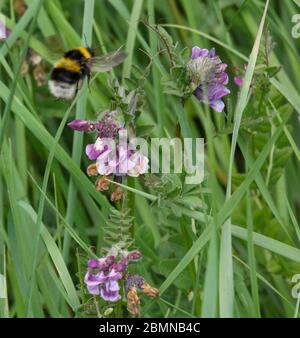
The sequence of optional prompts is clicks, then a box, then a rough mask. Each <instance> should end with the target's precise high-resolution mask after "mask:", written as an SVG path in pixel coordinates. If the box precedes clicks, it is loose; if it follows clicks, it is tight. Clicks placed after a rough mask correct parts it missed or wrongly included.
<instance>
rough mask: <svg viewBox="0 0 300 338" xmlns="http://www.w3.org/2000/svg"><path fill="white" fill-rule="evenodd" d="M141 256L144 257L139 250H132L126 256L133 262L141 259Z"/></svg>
mask: <svg viewBox="0 0 300 338" xmlns="http://www.w3.org/2000/svg"><path fill="white" fill-rule="evenodd" d="M141 257H142V255H141V253H140V252H139V251H138V250H133V251H130V252H128V253H127V256H126V258H127V259H128V260H129V261H132V262H136V261H138V260H140V259H141Z"/></svg>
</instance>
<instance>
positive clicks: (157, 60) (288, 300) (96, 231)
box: [0, 0, 300, 317]
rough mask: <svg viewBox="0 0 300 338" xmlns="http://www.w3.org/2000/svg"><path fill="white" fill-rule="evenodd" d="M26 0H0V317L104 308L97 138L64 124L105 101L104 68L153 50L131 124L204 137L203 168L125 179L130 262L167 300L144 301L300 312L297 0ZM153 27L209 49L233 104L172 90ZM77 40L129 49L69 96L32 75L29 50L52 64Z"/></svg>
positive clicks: (150, 312)
mask: <svg viewBox="0 0 300 338" xmlns="http://www.w3.org/2000/svg"><path fill="white" fill-rule="evenodd" d="M25 2H26V5H27V10H26V12H25V13H24V14H23V15H22V16H19V15H18V14H17V13H15V12H14V9H13V1H4V2H3V5H2V8H1V12H2V13H4V15H5V17H6V24H7V26H8V27H9V28H10V29H11V31H12V33H11V35H10V36H9V37H8V39H6V40H5V41H2V42H1V45H0V64H1V66H0V67H1V77H0V98H1V100H0V107H1V124H0V146H1V161H0V168H1V169H0V316H1V317H74V316H78V317H82V316H84V317H85V316H91V315H97V314H96V313H93V312H90V304H91V303H90V296H89V295H88V294H87V292H86V290H85V287H84V284H83V281H82V275H83V274H84V271H83V269H84V268H85V267H84V266H83V265H82V261H85V260H86V259H87V258H88V257H91V256H94V257H95V256H97V255H100V252H101V249H103V246H104V240H103V235H104V227H105V225H106V222H107V220H108V218H109V214H110V212H111V208H115V206H114V205H113V204H112V203H110V201H109V199H108V198H106V196H105V195H104V194H101V193H100V192H97V191H96V189H95V187H94V184H93V182H92V180H91V179H89V178H88V177H87V176H86V174H85V170H86V167H87V165H88V161H87V160H86V157H85V156H83V155H84V146H85V144H87V143H91V142H92V137H91V136H89V135H84V134H83V133H75V134H74V135H73V134H72V132H71V131H70V130H69V129H68V128H67V127H66V123H67V122H68V121H69V120H70V119H74V118H77V119H82V118H86V119H91V120H93V119H95V118H96V116H97V115H98V113H100V112H102V111H104V110H105V109H108V108H109V107H110V98H111V93H110V88H109V86H108V80H109V79H110V78H111V77H116V78H118V79H119V80H120V83H121V82H122V83H126V82H127V78H130V77H132V78H133V76H135V74H136V73H138V69H140V70H141V72H142V73H143V72H144V71H145V69H146V67H147V66H148V64H149V61H150V60H151V62H152V63H151V68H150V72H149V74H148V77H147V80H146V85H145V92H146V95H145V103H144V106H143V108H142V113H141V117H140V119H139V125H138V127H140V128H141V129H142V128H143V127H145V126H153V127H152V128H151V130H150V129H149V128H148V129H149V130H150V135H149V136H150V137H169V136H170V137H176V136H182V137H193V138H196V137H204V138H205V142H206V144H205V154H206V158H205V170H206V173H205V174H206V176H205V181H204V182H203V183H201V184H199V185H196V186H193V187H190V186H188V185H185V184H184V180H183V179H182V177H181V176H180V175H175V174H171V175H165V176H164V175H158V177H160V178H161V177H163V178H164V179H167V180H168V184H166V185H163V186H162V187H161V189H160V190H159V189H156V187H154V186H149V185H146V184H145V178H137V179H134V180H131V181H129V182H125V183H124V182H123V184H121V186H122V187H123V189H124V190H127V192H128V196H129V200H130V202H128V203H129V204H130V206H131V208H132V209H133V212H132V213H133V214H134V216H135V222H134V223H135V227H134V233H133V236H134V244H135V246H136V247H137V248H138V249H139V250H140V251H141V252H142V254H143V260H141V261H140V262H139V263H138V264H137V265H136V268H135V272H136V273H139V274H141V275H143V276H144V277H145V279H146V280H147V281H149V282H150V283H151V284H152V285H154V286H156V287H158V288H159V289H160V297H159V298H157V299H155V300H148V299H146V298H142V315H143V316H147V317H167V316H169V317H181V316H184V317H201V316H203V317H299V299H298V300H297V299H295V298H293V296H292V288H293V286H295V283H294V284H293V283H292V277H293V276H294V275H296V274H299V273H300V228H299V219H300V213H299V205H300V199H299V194H298V191H299V189H300V183H299V178H298V176H299V175H298V173H299V169H300V167H299V159H300V155H299V154H300V149H299V147H300V137H299V133H298V128H299V115H298V114H299V112H300V95H299V90H300V82H299V79H298V74H299V72H300V66H299V57H300V54H299V53H300V50H299V46H298V40H297V39H294V38H293V37H292V35H291V29H292V23H291V17H292V16H293V15H294V14H296V13H297V12H299V10H300V8H299V4H298V2H297V1H291V2H289V4H288V5H287V6H286V2H285V1H282V2H277V1H264V0H255V1H247V0H237V1H230V0H218V1H208V0H207V1H205V0H201V1H200V0H181V1H179V0H166V1H153V0H148V1H142V0H137V1H133V0H128V1H120V0H109V1H94V0H85V1H82V0H74V1H60V0H55V1H53V0H44V1H41V0H27V1H25ZM145 22H147V24H145ZM148 24H150V25H152V24H161V26H162V27H163V28H164V29H165V30H166V31H167V32H168V34H169V35H170V36H171V37H172V39H173V41H174V42H175V43H178V48H179V49H181V48H184V47H187V48H188V49H190V48H191V47H192V46H194V45H195V44H197V45H199V46H200V47H203V48H211V47H215V48H216V50H217V53H218V55H220V57H221V59H222V60H223V61H224V62H226V63H227V64H228V73H229V76H230V84H229V87H230V90H231V94H230V96H228V97H227V98H226V100H225V101H226V110H225V112H224V113H221V114H216V113H214V112H213V111H212V110H210V109H208V107H206V106H205V105H204V104H201V103H199V102H198V101H197V100H195V99H194V98H191V99H189V100H188V101H187V102H186V104H185V107H184V109H183V108H182V106H181V104H180V103H179V101H178V100H177V98H176V97H173V96H171V95H167V94H165V93H164V91H163V90H164V88H163V82H164V81H163V80H164V79H165V77H166V75H167V74H168V73H169V62H168V57H167V56H166V53H164V51H163V49H164V45H163V44H162V42H161V40H160V39H159V36H158V35H157V34H156V33H155V32H154V31H153V30H151V29H148V28H147V25H148ZM268 30H269V31H270V35H271V36H272V38H273V40H274V41H275V42H276V45H275V48H274V50H273V53H272V54H271V55H270V58H269V59H268V63H269V68H270V69H269V70H268V71H270V72H271V71H274V67H275V66H280V70H279V71H278V73H276V75H275V76H273V77H270V78H268V79H267V83H266V87H264V88H265V92H264V91H263V90H261V91H257V86H258V81H259V79H260V77H259V76H260V75H261V73H260V69H261V68H260V67H261V65H262V62H263V61H262V56H261V52H262V51H263V50H264V46H265V44H266V39H268V37H267V33H266V32H267V31H268ZM80 44H81V45H86V44H88V45H89V46H93V47H99V46H100V47H99V48H98V49H97V50H96V51H97V53H99V54H100V51H112V50H115V49H117V48H119V47H120V46H123V47H124V49H125V50H126V52H127V54H128V57H127V59H126V61H125V63H124V64H123V65H122V66H118V67H117V68H115V69H114V72H113V74H110V73H109V74H106V73H105V74H98V75H95V77H93V79H92V81H91V83H90V86H88V85H87V83H86V82H85V83H84V84H83V86H82V89H81V90H80V91H79V93H78V95H77V97H76V98H75V99H74V100H73V101H72V102H62V101H56V100H55V99H54V98H53V97H51V96H50V94H49V91H48V88H47V85H46V84H45V85H44V86H41V87H38V86H37V84H36V82H35V79H34V78H33V73H32V69H30V70H29V72H28V73H27V74H25V75H24V74H23V73H22V72H21V71H22V64H23V61H24V59H26V54H27V49H28V47H30V48H32V49H33V50H34V51H35V52H36V53H38V54H40V55H41V56H42V58H43V61H42V66H43V68H44V70H45V72H46V73H47V76H49V72H50V70H51V67H52V65H53V62H54V61H55V60H56V59H57V57H58V56H56V55H59V53H62V52H63V50H67V49H69V48H72V47H76V46H78V45H80ZM244 64H247V65H248V67H247V69H246V70H244ZM236 68H239V69H240V72H241V73H242V75H243V77H244V85H243V87H242V88H241V89H240V88H238V87H237V86H236V85H235V84H234V82H233V77H234V76H235V75H236ZM21 73H22V74H21ZM264 84H265V83H264ZM265 93H267V97H264V94H265ZM260 100H263V102H264V103H263V107H264V108H263V109H262V108H261V106H260V105H259V102H260ZM137 129H138V128H137ZM160 183H161V184H162V181H160ZM114 184H117V183H116V182H114ZM98 310H99V309H98ZM100 311H102V309H100ZM124 314H126V313H125V312H124Z"/></svg>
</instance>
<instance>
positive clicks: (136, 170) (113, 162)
mask: <svg viewBox="0 0 300 338" xmlns="http://www.w3.org/2000/svg"><path fill="white" fill-rule="evenodd" d="M90 146H91V145H90ZM87 153H88V152H87ZM96 156H97V170H98V173H99V174H100V175H105V176H108V175H111V174H114V175H117V176H125V175H128V176H133V177H137V176H139V175H142V174H144V173H145V172H147V170H148V168H149V165H148V163H149V160H148V158H147V157H146V156H144V155H143V154H141V153H140V152H139V151H136V150H132V149H128V148H127V146H124V145H120V144H119V145H117V147H116V149H115V150H113V151H109V149H106V152H105V151H104V150H103V148H101V147H97V146H96V144H95V147H91V148H90V149H89V158H90V159H95V157H96Z"/></svg>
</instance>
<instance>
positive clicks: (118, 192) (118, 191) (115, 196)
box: [110, 186, 123, 202]
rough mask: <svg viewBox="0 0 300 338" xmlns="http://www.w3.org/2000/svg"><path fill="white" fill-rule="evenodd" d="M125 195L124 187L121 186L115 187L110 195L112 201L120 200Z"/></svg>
mask: <svg viewBox="0 0 300 338" xmlns="http://www.w3.org/2000/svg"><path fill="white" fill-rule="evenodd" d="M122 197H123V189H122V188H121V187H119V186H117V187H115V189H114V190H113V192H112V194H111V196H110V200H111V201H112V202H119V201H120V200H121V199H122Z"/></svg>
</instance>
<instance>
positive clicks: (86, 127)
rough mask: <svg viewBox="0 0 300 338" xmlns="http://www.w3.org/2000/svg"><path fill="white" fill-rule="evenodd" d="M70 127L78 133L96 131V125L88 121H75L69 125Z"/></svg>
mask: <svg viewBox="0 0 300 338" xmlns="http://www.w3.org/2000/svg"><path fill="white" fill-rule="evenodd" d="M68 127H70V128H71V129H73V130H77V131H91V130H93V129H94V125H93V124H92V123H90V122H89V121H86V120H74V121H72V122H69V123H68Z"/></svg>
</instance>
